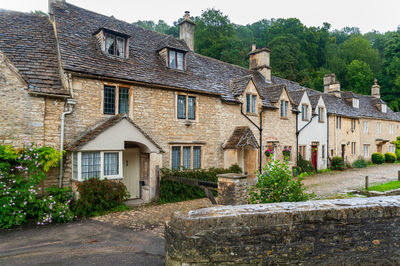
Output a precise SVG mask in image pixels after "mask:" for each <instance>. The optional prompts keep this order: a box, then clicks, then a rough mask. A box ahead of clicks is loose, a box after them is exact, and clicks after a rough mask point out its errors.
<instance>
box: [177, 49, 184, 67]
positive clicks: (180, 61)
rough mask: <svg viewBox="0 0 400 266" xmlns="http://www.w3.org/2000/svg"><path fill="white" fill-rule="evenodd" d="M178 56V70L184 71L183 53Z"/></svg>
mask: <svg viewBox="0 0 400 266" xmlns="http://www.w3.org/2000/svg"><path fill="white" fill-rule="evenodd" d="M176 56H177V64H178V65H177V69H180V70H183V53H178V52H177V53H176Z"/></svg>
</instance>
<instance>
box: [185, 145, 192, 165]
mask: <svg viewBox="0 0 400 266" xmlns="http://www.w3.org/2000/svg"><path fill="white" fill-rule="evenodd" d="M190 149H191V147H183V167H184V168H185V169H190Z"/></svg>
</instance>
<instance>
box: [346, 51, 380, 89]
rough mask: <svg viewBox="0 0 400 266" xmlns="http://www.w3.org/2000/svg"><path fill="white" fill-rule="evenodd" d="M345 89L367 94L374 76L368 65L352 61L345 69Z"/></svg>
mask: <svg viewBox="0 0 400 266" xmlns="http://www.w3.org/2000/svg"><path fill="white" fill-rule="evenodd" d="M346 80H347V81H348V82H349V86H348V87H347V89H350V90H352V91H354V92H356V93H360V94H369V93H370V91H371V89H370V87H371V84H372V81H373V80H374V74H373V73H372V70H371V68H370V67H369V65H368V64H367V63H365V62H363V61H360V60H357V59H356V60H353V61H351V63H350V64H349V65H348V66H347V68H346Z"/></svg>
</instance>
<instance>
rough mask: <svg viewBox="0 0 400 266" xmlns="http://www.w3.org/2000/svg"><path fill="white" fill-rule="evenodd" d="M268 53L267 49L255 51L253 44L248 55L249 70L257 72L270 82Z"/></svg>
mask: <svg viewBox="0 0 400 266" xmlns="http://www.w3.org/2000/svg"><path fill="white" fill-rule="evenodd" d="M270 53H271V51H270V50H269V49H268V48H260V49H257V47H256V44H255V43H254V44H253V45H252V46H251V51H250V53H249V57H250V58H249V61H250V66H249V67H250V70H257V71H258V72H260V74H261V75H263V77H264V78H265V79H266V80H268V81H271V66H270Z"/></svg>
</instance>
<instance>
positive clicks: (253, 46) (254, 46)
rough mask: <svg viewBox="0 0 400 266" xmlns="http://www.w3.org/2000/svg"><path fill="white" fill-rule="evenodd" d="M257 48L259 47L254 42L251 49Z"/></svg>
mask: <svg viewBox="0 0 400 266" xmlns="http://www.w3.org/2000/svg"><path fill="white" fill-rule="evenodd" d="M256 48H257V46H256V44H255V43H253V44H252V45H251V50H252V51H254V50H255V49H256Z"/></svg>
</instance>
